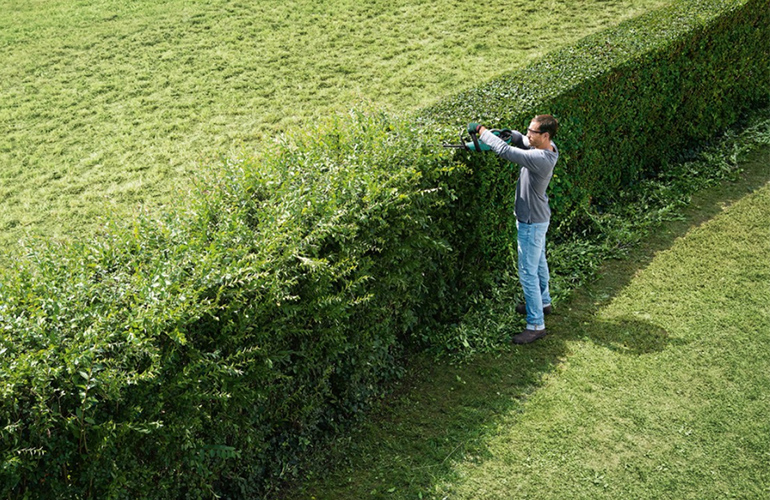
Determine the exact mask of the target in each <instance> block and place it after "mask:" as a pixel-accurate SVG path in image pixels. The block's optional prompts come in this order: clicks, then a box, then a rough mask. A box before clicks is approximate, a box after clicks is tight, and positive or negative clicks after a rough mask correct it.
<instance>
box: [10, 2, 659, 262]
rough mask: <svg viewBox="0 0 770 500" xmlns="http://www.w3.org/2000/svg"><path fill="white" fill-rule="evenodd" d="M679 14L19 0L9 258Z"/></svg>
mask: <svg viewBox="0 0 770 500" xmlns="http://www.w3.org/2000/svg"><path fill="white" fill-rule="evenodd" d="M668 3H670V0H581V1H577V2H573V1H565V0H548V1H547V2H545V3H541V4H538V5H537V6H535V5H533V4H531V3H529V2H524V1H521V0H503V1H501V2H496V3H494V4H490V5H475V4H472V3H469V2H461V1H450V2H435V1H418V2H414V1H409V2H407V1H405V0H395V1H394V0H387V1H385V0H375V1H369V2H358V1H352V0H336V1H334V2H317V1H311V0H300V1H294V2H282V1H278V0H259V1H256V0H242V1H236V2H230V1H225V0H213V1H209V2H186V1H181V0H170V1H167V2H152V1H148V0H139V1H135V2H128V3H127V2H117V1H114V0H95V1H92V2H85V3H84V2H71V1H66V0H50V1H45V2H40V1H34V2H29V1H19V0H4V1H3V2H2V11H3V15H2V16H0V50H2V52H3V59H2V62H1V63H0V181H1V182H0V197H2V199H3V203H2V206H1V208H0V248H3V254H4V255H7V254H8V252H11V251H13V250H15V249H16V248H17V244H16V243H17V241H18V240H19V239H20V238H24V237H25V236H42V237H44V238H48V239H65V240H66V239H71V238H81V237H85V236H88V235H90V234H91V233H93V231H94V230H95V229H96V228H98V226H99V224H100V223H101V222H100V219H101V218H102V217H103V216H104V215H106V214H108V213H110V212H115V216H116V217H125V216H130V214H131V212H132V211H134V210H136V209H137V208H138V207H139V206H149V207H155V206H158V205H163V204H166V203H169V202H171V201H172V200H174V199H184V192H185V190H186V188H187V186H188V185H189V183H190V181H191V179H194V178H195V177H196V176H197V172H200V171H201V169H205V168H208V166H209V165H212V164H215V163H216V161H215V159H216V158H217V157H218V156H219V155H221V154H226V155H230V154H235V153H237V152H239V151H246V152H249V151H253V150H254V149H256V148H258V147H260V145H261V144H263V143H269V141H266V139H267V138H269V137H270V136H272V135H274V134H277V133H280V132H281V131H282V130H285V129H287V128H291V127H294V128H296V127H302V126H304V125H306V124H308V123H310V122H312V121H313V120H314V119H316V118H318V117H320V116H324V115H328V114H329V113H334V112H340V111H346V110H348V109H349V108H351V107H352V106H355V105H356V104H357V103H359V102H361V101H371V102H374V103H376V105H377V106H380V107H384V108H386V109H390V110H394V111H409V110H412V109H415V108H417V107H420V106H424V105H426V104H429V103H431V102H433V101H434V100H435V99H437V98H439V97H441V96H444V95H447V94H451V93H454V92H457V91H459V90H462V89H465V88H468V87H471V86H473V85H475V84H477V83H478V82H480V81H483V80H486V79H489V78H492V77H494V76H496V75H498V74H500V73H501V72H504V71H508V70H510V69H512V68H516V67H519V66H522V65H524V64H527V63H528V62H530V61H532V60H533V59H534V58H537V57H539V56H541V55H543V54H544V53H545V52H547V51H549V50H552V49H556V48H559V47H561V46H564V45H566V44H569V43H571V42H573V41H574V40H576V39H578V38H580V37H583V36H585V35H587V34H589V33H591V32H594V31H597V30H600V29H602V28H605V27H607V26H610V25H614V24H617V23H619V22H620V21H622V20H624V19H626V18H629V17H632V16H634V15H636V14H639V13H641V12H644V11H646V10H650V9H653V8H657V7H660V6H662V5H665V4H668Z"/></svg>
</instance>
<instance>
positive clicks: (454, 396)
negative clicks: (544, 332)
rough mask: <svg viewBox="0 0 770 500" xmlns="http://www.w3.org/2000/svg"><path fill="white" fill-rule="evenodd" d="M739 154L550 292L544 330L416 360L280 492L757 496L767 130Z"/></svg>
mask: <svg viewBox="0 0 770 500" xmlns="http://www.w3.org/2000/svg"><path fill="white" fill-rule="evenodd" d="M766 139H767V138H766ZM766 139H765V141H766ZM765 144H767V142H765ZM743 167H744V169H745V171H744V174H743V175H742V177H741V178H740V180H739V181H737V182H735V183H726V184H723V185H720V186H717V187H715V188H711V189H708V190H705V191H702V192H700V193H698V194H696V195H695V196H694V197H693V199H692V202H691V203H690V205H689V207H688V208H687V209H686V210H685V211H684V212H683V213H682V214H681V220H676V221H669V222H667V223H665V224H664V225H662V226H660V227H659V228H658V229H657V230H656V231H654V233H653V234H652V235H650V236H649V237H648V238H646V239H645V240H644V241H643V244H641V245H639V246H638V247H636V248H635V249H633V250H632V252H631V254H630V255H629V257H628V258H626V259H623V260H617V261H610V262H608V263H607V264H606V265H605V266H604V267H603V268H602V273H601V278H600V279H599V280H598V281H595V282H593V283H591V284H590V285H589V286H586V287H583V288H581V289H579V290H577V291H575V292H574V293H573V294H572V295H571V296H570V297H569V299H568V300H566V301H564V302H562V303H560V304H557V309H556V312H555V314H554V315H553V316H550V317H549V320H548V327H549V330H550V331H551V334H550V335H549V337H547V338H546V339H545V340H543V341H539V342H538V343H536V344H533V345H528V346H523V347H522V346H510V347H502V348H501V349H499V350H497V351H496V352H494V353H492V354H484V355H478V356H475V357H473V358H472V359H470V360H468V361H466V362H464V363H461V364H456V363H447V362H439V363H436V362H435V361H434V360H433V359H431V358H426V359H423V360H422V361H421V362H418V363H415V364H414V367H413V370H412V372H411V374H410V376H409V377H407V378H406V380H405V381H404V383H403V384H402V386H401V387H400V389H399V391H397V392H396V396H394V397H393V398H391V399H388V400H387V401H385V402H383V404H382V405H381V407H380V409H379V411H378V412H377V413H376V415H375V416H373V417H372V419H371V421H367V422H366V423H365V424H364V425H362V426H361V428H360V429H358V430H357V431H356V432H355V433H354V434H353V435H351V436H346V437H344V438H341V439H339V440H338V442H337V443H335V445H333V446H332V447H331V448H332V450H333V451H331V452H328V451H326V452H324V453H320V455H321V457H324V458H322V459H321V463H325V464H332V465H331V466H329V465H323V466H321V468H320V470H323V472H319V470H318V469H314V470H311V471H310V472H308V474H307V477H306V479H305V480H304V481H303V482H301V484H300V485H298V486H297V488H296V489H294V490H290V491H289V492H288V495H287V496H286V498H295V499H299V498H303V499H316V500H321V499H329V500H331V499H334V500H346V499H351V500H352V499H361V498H371V499H407V498H410V499H411V498H421V499H436V500H448V499H451V500H460V499H462V500H466V499H467V500H471V499H473V500H480V499H501V500H502V499H512V498H538V499H551V498H553V499H562V498H581V499H596V498H607V499H616V498H649V499H658V498H677V499H680V498H681V499H684V498H693V499H701V498H766V497H768V496H769V495H770V467H768V463H769V462H768V460H769V455H768V450H770V430H769V428H768V419H767V414H768V411H770V399H768V394H767V387H770V354H768V350H767V345H768V342H770V306H768V304H770V147H769V146H767V145H766V146H764V147H763V149H760V150H759V151H755V152H754V153H753V154H752V155H751V156H750V157H749V158H748V159H747V160H746V161H745V163H744V165H743ZM504 319H505V318H497V320H504ZM490 324H495V321H494V318H493V320H492V321H490ZM324 461H325V462H324ZM327 467H330V471H331V472H329V471H327V470H326V468H327Z"/></svg>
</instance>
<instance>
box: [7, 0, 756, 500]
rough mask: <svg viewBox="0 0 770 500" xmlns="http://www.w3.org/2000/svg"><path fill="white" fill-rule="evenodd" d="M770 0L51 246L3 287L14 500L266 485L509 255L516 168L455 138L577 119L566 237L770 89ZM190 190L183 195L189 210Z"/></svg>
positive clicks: (598, 46) (663, 29) (286, 157)
mask: <svg viewBox="0 0 770 500" xmlns="http://www.w3.org/2000/svg"><path fill="white" fill-rule="evenodd" d="M766 7H767V5H766V0H735V1H719V0H711V1H696V2H692V3H681V4H679V5H677V6H674V7H671V8H668V9H664V10H662V11H659V12H656V13H652V14H650V15H648V16H644V17H642V18H640V19H637V20H634V21H632V22H629V23H625V24H624V25H622V26H620V27H619V28H617V29H615V30H612V31H609V32H604V33H601V34H599V35H596V36H593V37H590V38H588V39H586V40H583V41H582V42H580V43H579V44H577V45H575V46H573V47H571V48H569V49H567V50H564V51H561V52H559V53H556V54H553V55H551V56H549V57H548V58H547V59H546V60H545V61H543V62H541V63H539V64H537V65H534V66H532V67H530V68H527V69H526V70H523V71H521V72H517V73H514V74H511V75H507V76H506V77H504V78H501V79H500V80H497V81H494V82H490V83H489V84H485V85H484V86H482V87H479V88H478V89H474V90H472V91H469V92H466V93H463V94H461V95H458V96H455V97H453V98H450V99H447V100H446V101H444V102H442V103H440V104H438V105H437V106H435V107H433V108H431V109H428V110H425V111H424V112H422V113H420V115H419V116H417V117H407V118H403V119H401V118H395V117H392V116H388V115H386V114H384V113H378V112H366V113H355V112H354V113H351V115H350V116H346V117H339V118H337V119H332V120H330V121H329V122H328V123H326V124H324V125H321V126H319V127H318V128H317V129H315V130H313V132H312V133H311V134H306V135H301V136H296V137H290V138H287V139H286V140H284V141H283V142H281V143H279V144H276V145H275V147H273V148H271V149H269V150H266V151H264V152H263V153H262V154H261V155H260V156H259V157H255V158H248V159H240V160H226V161H224V162H223V164H222V165H221V166H219V167H217V168H215V169H213V170H212V172H211V175H210V178H207V179H202V181H201V182H200V187H199V188H198V189H197V190H196V192H194V193H193V194H192V195H191V196H190V198H189V199H188V200H187V204H188V205H189V207H188V208H186V209H182V208H180V209H178V210H172V211H169V212H168V213H166V214H164V215H161V216H156V215H151V214H144V215H141V216H139V217H138V218H137V220H135V221H133V222H132V223H130V224H128V225H122V224H115V225H114V226H112V227H109V228H107V229H106V230H105V232H104V234H102V235H100V236H98V237H96V238H94V239H92V240H90V241H84V242H80V243H78V244H74V245H69V246H64V247H52V246H50V245H49V246H48V247H45V248H42V249H31V250H30V251H29V252H28V255H27V256H26V258H24V259H20V261H19V263H18V265H17V267H16V268H15V269H13V270H12V271H9V272H7V273H6V275H5V276H4V277H3V280H2V284H1V285H0V328H2V331H3V336H2V338H1V339H0V354H1V355H2V356H1V359H0V391H1V392H2V399H1V400H0V460H2V466H1V467H0V495H2V496H4V497H7V498H57V499H58V498H210V497H214V496H217V495H219V496H223V497H227V498H249V497H258V496H260V495H263V494H265V493H266V492H269V491H270V488H271V487H272V486H273V485H275V484H276V483H275V481H276V480H280V479H282V478H287V477H290V475H291V473H292V471H293V470H294V469H295V466H296V465H297V464H298V463H299V461H300V460H301V458H302V456H303V454H305V453H307V452H308V451H309V450H311V449H312V448H313V446H314V445H315V444H316V443H318V442H319V440H321V439H322V437H323V436H325V435H328V434H330V433H333V432H335V431H336V430H338V429H339V428H340V427H341V426H344V425H345V424H346V422H347V421H348V420H349V419H351V418H355V417H356V416H357V415H358V414H359V413H360V411H361V409H362V408H363V407H365V404H366V402H367V401H368V400H370V398H372V397H373V396H375V395H377V394H378V393H380V392H381V391H382V387H383V383H384V382H386V381H388V380H392V379H394V378H396V377H398V376H399V373H400V371H401V366H402V365H401V358H402V355H403V354H404V353H405V352H408V351H409V350H410V349H418V348H420V347H423V346H426V345H430V344H431V343H432V342H434V341H435V339H436V338H438V337H437V336H435V334H434V333H433V332H435V331H437V330H440V328H434V327H438V326H439V325H441V324H443V323H446V322H448V321H451V320H452V319H453V318H456V317H457V315H458V314H459V313H460V312H461V311H462V310H463V309H464V304H463V298H464V297H466V296H467V293H468V292H469V291H472V290H475V289H477V288H478V287H479V286H482V284H483V283H484V282H485V281H486V280H487V277H488V275H489V273H491V272H493V271H494V270H495V269H499V268H500V266H504V265H506V260H507V259H509V255H510V254H509V250H510V249H509V245H510V241H512V239H513V230H514V223H513V218H512V210H511V206H512V189H513V182H514V180H515V178H514V176H515V171H514V170H512V169H511V168H509V167H508V166H507V165H504V164H502V163H500V162H499V161H497V160H496V159H495V158H494V156H491V155H467V154H462V153H461V154H457V155H454V154H451V153H448V152H446V151H444V150H442V149H441V148H440V147H437V145H438V144H439V143H440V139H441V138H444V139H446V138H447V137H454V136H455V135H456V131H457V127H459V126H462V125H463V124H464V123H465V122H467V121H471V120H473V121H482V122H483V123H485V124H488V125H490V126H500V125H505V126H513V127H517V128H523V127H525V126H526V125H527V123H528V120H529V118H530V117H531V115H533V114H535V113H541V112H550V113H553V114H555V115H557V116H558V117H559V118H560V121H561V124H562V131H561V133H560V135H559V138H558V143H559V145H560V147H561V151H562V156H561V160H560V163H559V165H558V169H559V170H558V172H557V177H556V178H555V179H554V181H553V186H552V199H553V205H554V208H555V217H556V221H555V222H556V223H557V224H558V227H557V228H556V230H555V234H556V236H557V238H558V237H563V238H566V237H568V235H569V234H571V233H574V232H575V231H578V232H579V231H585V230H591V228H590V224H587V223H586V221H585V219H584V218H583V217H582V215H581V214H583V213H585V212H586V211H587V210H590V209H591V207H592V204H593V205H595V204H601V203H608V202H610V201H611V200H612V197H613V194H614V193H615V192H616V191H617V190H618V189H620V188H622V187H623V186H625V185H628V184H629V183H633V182H635V181H637V180H639V179H641V178H642V177H643V176H644V175H646V174H648V173H650V172H654V171H656V169H658V168H660V165H662V164H663V162H664V160H666V159H667V158H670V157H671V156H676V155H679V154H682V153H683V152H684V151H686V149H687V148H688V147H689V146H690V145H691V144H693V143H694V141H698V140H702V139H704V138H708V137H710V136H711V135H712V134H713V133H714V132H715V131H717V130H718V129H720V128H723V127H725V126H727V125H728V124H730V123H731V122H732V121H734V120H735V118H736V117H737V116H738V114H739V113H740V112H741V110H744V109H746V108H747V107H750V106H753V105H756V104H757V103H766V102H767V98H768V93H769V92H770V75H769V74H768V64H767V61H768V60H769V57H768V55H769V54H768V47H770V19H769V18H770V12H769V11H768V9H767V8H766ZM183 205H184V204H180V207H181V206H183Z"/></svg>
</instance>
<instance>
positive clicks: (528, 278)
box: [516, 221, 551, 329]
mask: <svg viewBox="0 0 770 500" xmlns="http://www.w3.org/2000/svg"><path fill="white" fill-rule="evenodd" d="M516 230H517V232H518V236H517V238H518V253H519V282H520V283H521V287H522V288H523V289H524V300H525V302H526V304H527V328H530V329H534V327H535V326H537V327H544V326H545V316H544V315H543V306H546V305H549V304H550V303H551V294H550V293H549V291H548V280H549V279H550V275H549V273H548V262H546V260H545V233H547V232H548V222H543V223H537V224H525V223H523V222H518V221H517V222H516Z"/></svg>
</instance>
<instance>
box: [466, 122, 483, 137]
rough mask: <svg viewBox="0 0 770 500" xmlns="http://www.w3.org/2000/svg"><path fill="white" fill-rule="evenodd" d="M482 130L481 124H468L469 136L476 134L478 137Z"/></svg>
mask: <svg viewBox="0 0 770 500" xmlns="http://www.w3.org/2000/svg"><path fill="white" fill-rule="evenodd" d="M480 130H481V124H480V123H476V122H470V123H469V124H468V133H469V134H476V135H478V133H479V131H480Z"/></svg>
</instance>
